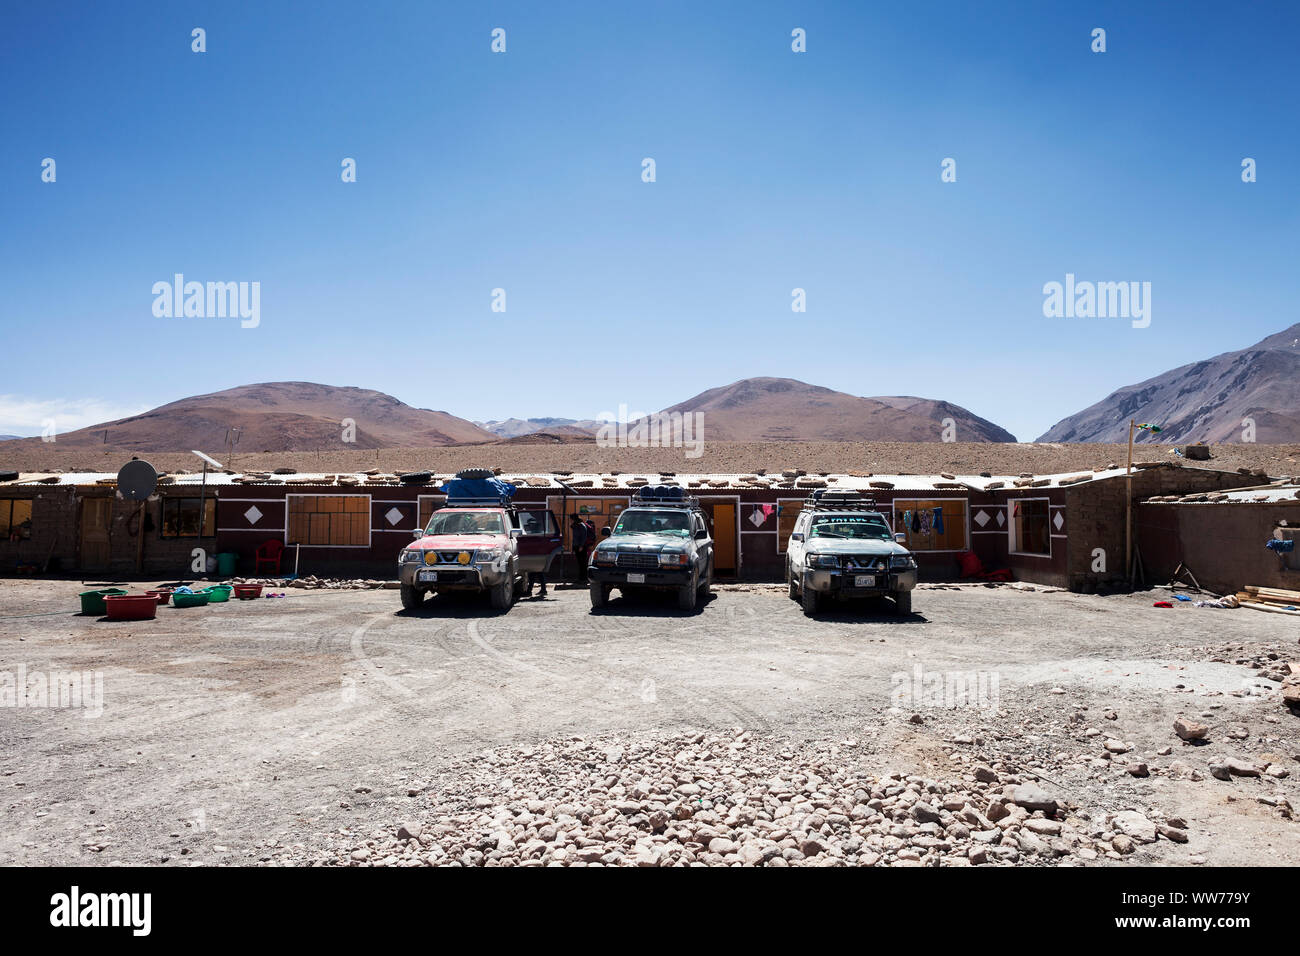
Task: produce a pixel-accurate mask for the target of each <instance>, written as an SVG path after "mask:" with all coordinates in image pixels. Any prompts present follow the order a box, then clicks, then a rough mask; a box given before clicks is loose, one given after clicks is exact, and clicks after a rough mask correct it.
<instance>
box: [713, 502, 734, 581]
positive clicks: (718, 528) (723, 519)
mask: <svg viewBox="0 0 1300 956" xmlns="http://www.w3.org/2000/svg"><path fill="white" fill-rule="evenodd" d="M736 570H737V569H736V506H735V505H734V504H722V503H721V502H718V503H716V504H714V505H713V573H714V574H719V575H724V576H730V575H734V574H735V573H736Z"/></svg>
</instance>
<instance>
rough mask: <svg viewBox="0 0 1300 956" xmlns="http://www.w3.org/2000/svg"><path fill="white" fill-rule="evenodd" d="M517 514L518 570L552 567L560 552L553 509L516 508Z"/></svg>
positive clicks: (544, 569)
mask: <svg viewBox="0 0 1300 956" xmlns="http://www.w3.org/2000/svg"><path fill="white" fill-rule="evenodd" d="M515 510H516V512H517V513H518V515H519V528H520V530H521V532H522V533H521V534H520V535H519V570H521V571H525V572H534V573H535V572H538V571H542V572H546V573H550V572H551V571H553V570H556V568H555V565H556V563H557V562H558V561H559V558H560V555H561V554H562V553H563V542H562V540H561V538H560V522H559V521H557V520H556V517H555V514H554V512H552V511H550V510H548V509H546V508H516V509H515Z"/></svg>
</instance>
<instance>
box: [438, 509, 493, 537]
mask: <svg viewBox="0 0 1300 956" xmlns="http://www.w3.org/2000/svg"><path fill="white" fill-rule="evenodd" d="M424 533H425V534H505V525H504V524H502V522H501V515H500V514H497V513H494V512H491V511H435V512H434V513H433V517H432V518H430V519H429V526H428V527H427V528H425V529H424Z"/></svg>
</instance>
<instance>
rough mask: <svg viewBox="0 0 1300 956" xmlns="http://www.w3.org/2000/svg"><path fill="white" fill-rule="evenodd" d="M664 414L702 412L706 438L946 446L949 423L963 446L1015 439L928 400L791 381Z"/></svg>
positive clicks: (720, 395)
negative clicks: (933, 443)
mask: <svg viewBox="0 0 1300 956" xmlns="http://www.w3.org/2000/svg"><path fill="white" fill-rule="evenodd" d="M664 412H666V413H669V414H672V413H683V414H684V413H687V412H699V413H701V414H703V416H704V419H703V422H704V436H703V437H704V440H705V441H849V442H859V441H909V442H931V441H942V440H943V432H944V419H952V423H953V428H954V431H953V434H954V437H955V440H956V441H960V442H1014V441H1015V440H1016V438H1015V436H1014V435H1012V434H1011V433H1010V432H1008V431H1007V430H1006V429H1004V428H1000V427H999V426H997V425H995V424H993V423H992V422H990V421H986V420H985V419H983V418H980V417H979V416H977V415H975V414H973V413H971V412H969V411H967V410H966V409H964V408H962V407H960V406H958V405H953V404H951V403H949V402H944V401H938V400H935V399H928V398H912V397H885V398H861V397H859V396H856V395H849V394H848V393H846V392H837V391H835V390H833V389H829V388H823V387H822V386H820V385H809V384H808V383H806V382H800V381H797V380H796V379H792V378H746V379H742V380H740V381H739V382H733V383H731V384H730V385H724V386H722V387H720V388H712V389H709V390H708V391H706V392H701V393H700V394H699V395H696V396H695V397H694V398H689V399H687V400H686V401H684V402H680V403H678V404H677V405H673V406H672V407H671V408H666V409H664Z"/></svg>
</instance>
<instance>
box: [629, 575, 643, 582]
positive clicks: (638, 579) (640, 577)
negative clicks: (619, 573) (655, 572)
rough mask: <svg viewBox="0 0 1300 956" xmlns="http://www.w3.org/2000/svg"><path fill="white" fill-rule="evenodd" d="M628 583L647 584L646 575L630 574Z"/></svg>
mask: <svg viewBox="0 0 1300 956" xmlns="http://www.w3.org/2000/svg"><path fill="white" fill-rule="evenodd" d="M627 583H628V584H645V575H644V574H628V576H627Z"/></svg>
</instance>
